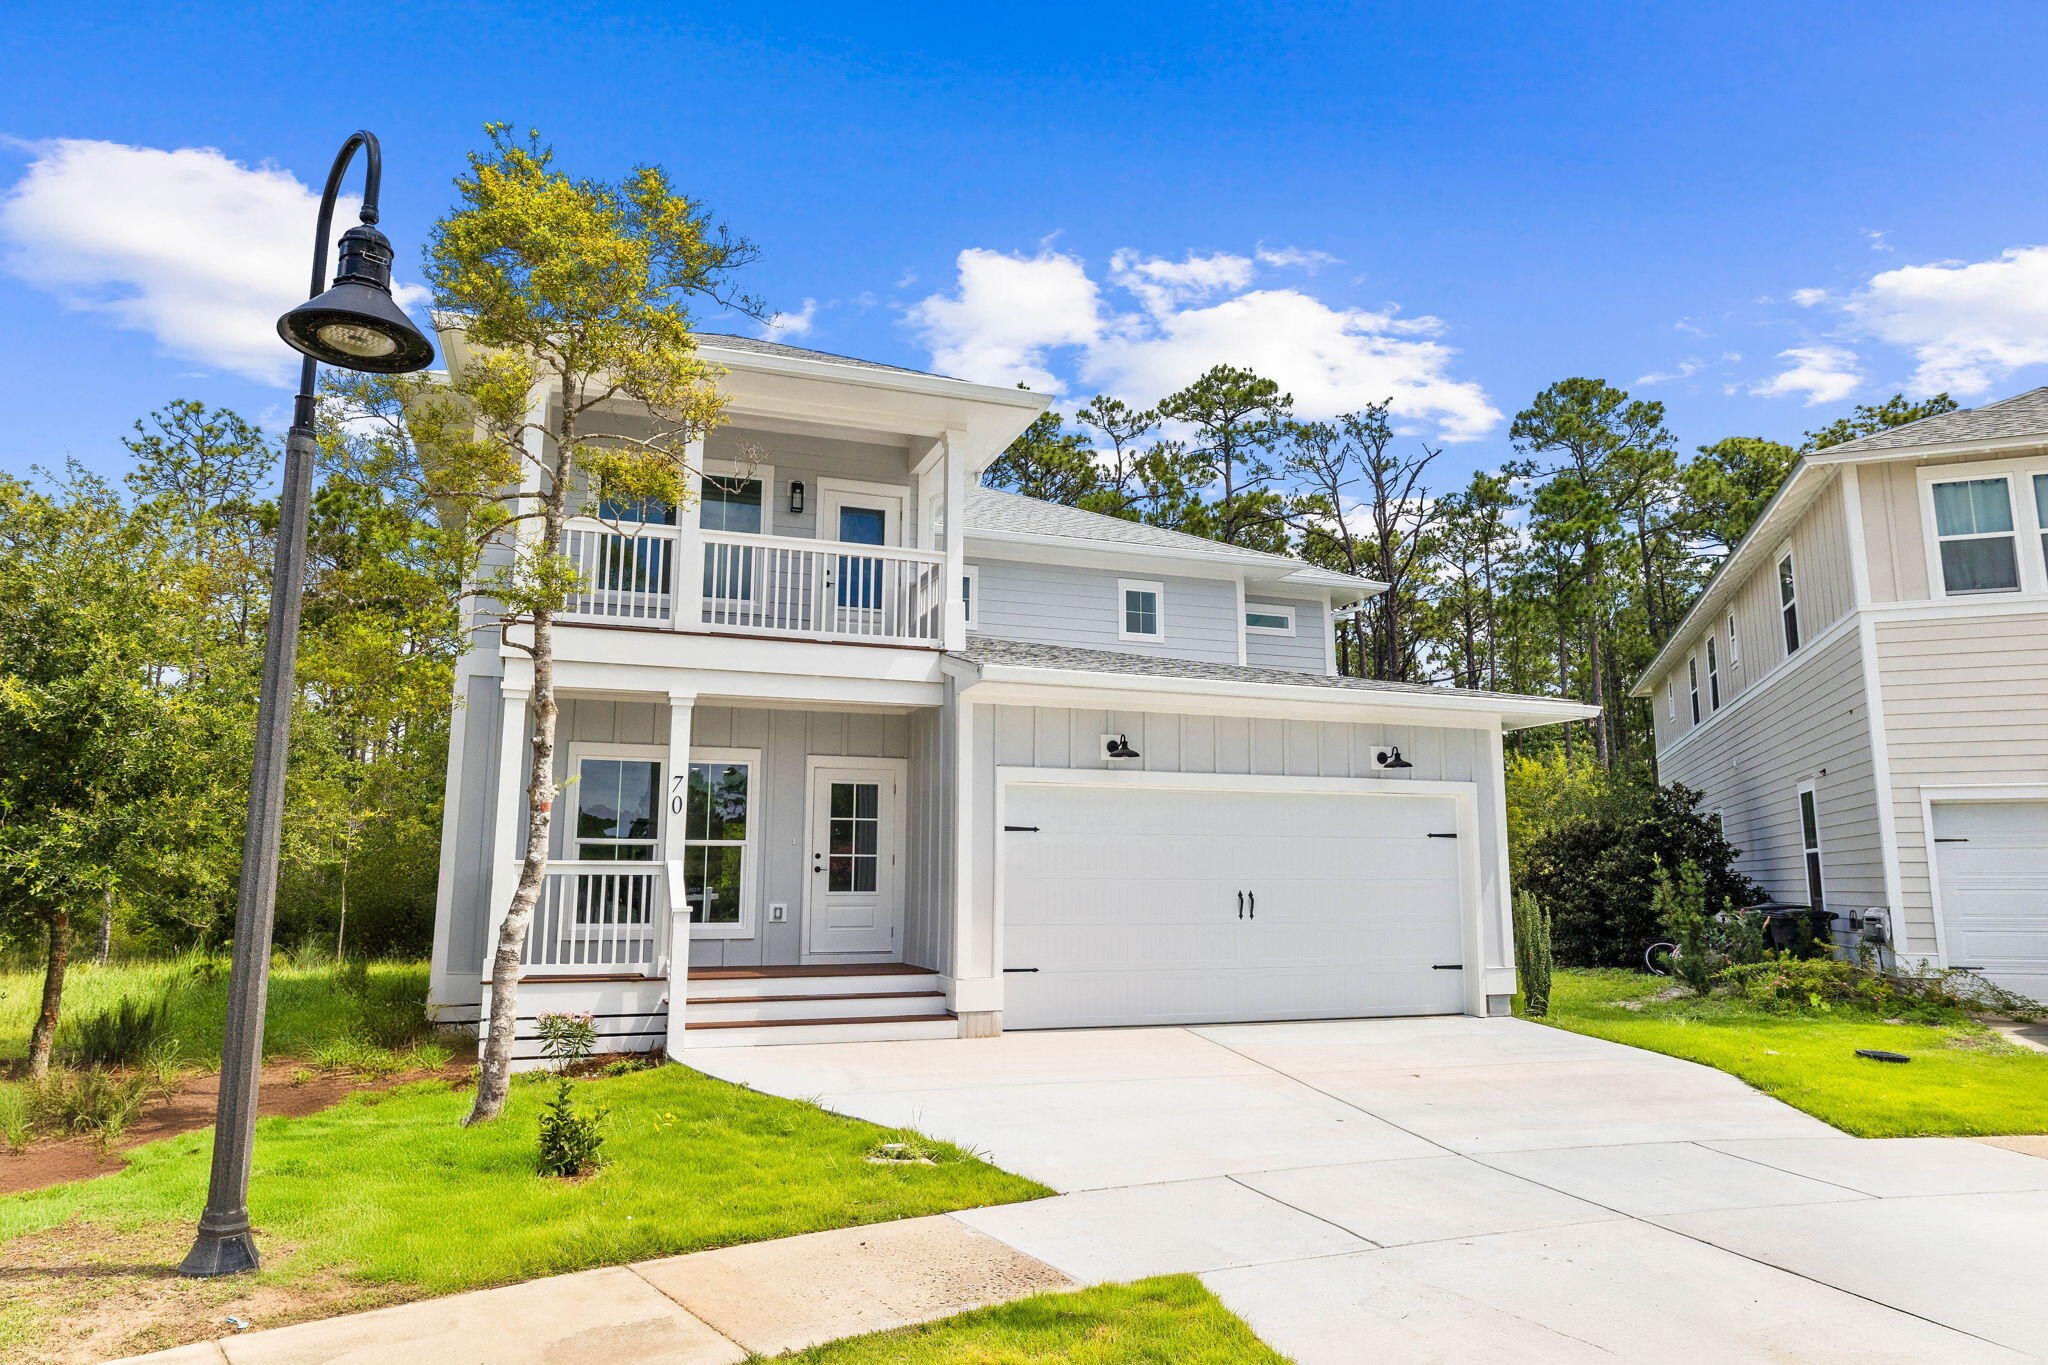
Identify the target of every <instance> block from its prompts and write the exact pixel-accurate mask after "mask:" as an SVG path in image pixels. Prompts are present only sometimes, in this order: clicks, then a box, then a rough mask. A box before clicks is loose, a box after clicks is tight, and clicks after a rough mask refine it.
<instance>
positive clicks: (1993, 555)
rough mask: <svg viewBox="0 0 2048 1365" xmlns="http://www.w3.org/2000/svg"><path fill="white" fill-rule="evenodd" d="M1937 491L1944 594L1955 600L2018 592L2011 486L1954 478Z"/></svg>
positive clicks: (1936, 529) (1936, 532)
mask: <svg viewBox="0 0 2048 1365" xmlns="http://www.w3.org/2000/svg"><path fill="white" fill-rule="evenodd" d="M1933 493H1934V535H1935V540H1936V542H1937V543H1938V544H1939V545H1940V547H1941V548H1940V551H1939V553H1940V555H1941V584H1942V591H1944V592H1946V593H1948V594H1949V595H1951V596H1961V595H1964V594H1968V593H1980V592H2018V591H2019V587H2020V560H2019V538H2018V536H2016V535H2015V534H2014V532H2013V521H2012V490H2011V488H2010V487H2009V486H2008V484H2007V482H2006V481H2005V480H2004V479H2002V478H1999V479H1956V480H1952V481H1950V482H1947V483H1937V484H1935V485H1934V488H1933Z"/></svg>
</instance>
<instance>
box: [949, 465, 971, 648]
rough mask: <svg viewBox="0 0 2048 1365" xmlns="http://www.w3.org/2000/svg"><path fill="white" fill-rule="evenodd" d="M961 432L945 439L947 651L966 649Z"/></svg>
mask: <svg viewBox="0 0 2048 1365" xmlns="http://www.w3.org/2000/svg"><path fill="white" fill-rule="evenodd" d="M965 434H966V433H964V432H958V431H949V432H947V433H946V436H945V445H946V455H945V464H944V469H945V474H946V596H945V603H946V626H945V636H944V643H945V646H946V648H947V649H952V650H959V649H965V648H966V647H967V603H966V601H965V600H964V599H963V598H962V597H961V595H960V579H961V577H962V573H961V571H962V570H963V569H965V568H966V567H967V557H966V548H967V452H966V450H965V449H964V448H963V447H964V445H965V441H964V437H965Z"/></svg>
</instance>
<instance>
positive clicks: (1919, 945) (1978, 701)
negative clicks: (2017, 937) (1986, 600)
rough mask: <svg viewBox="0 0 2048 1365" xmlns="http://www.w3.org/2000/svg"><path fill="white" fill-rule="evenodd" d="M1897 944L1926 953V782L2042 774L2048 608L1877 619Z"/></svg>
mask: <svg viewBox="0 0 2048 1365" xmlns="http://www.w3.org/2000/svg"><path fill="white" fill-rule="evenodd" d="M1875 636H1876V653H1877V660H1878V666H1879V670H1880V671H1879V674H1878V676H1879V679H1880V683H1881V694H1882V703H1881V704H1882V706H1883V709H1884V719H1885V733H1886V745H1887V748H1888V749H1889V752H1890V761H1891V772H1892V799H1893V819H1894V821H1895V822H1896V825H1897V830H1898V841H1899V893H1900V899H1901V901H1902V904H1901V906H1900V928H1901V942H1900V948H1901V950H1902V951H1904V952H1908V953H1932V952H1933V951H1934V949H1935V942H1934V908H1933V902H1932V899H1931V896H1930V894H1929V890H1928V857H1927V833H1926V830H1925V829H1924V828H1923V817H1922V813H1921V795H1922V788H1923V787H1930V786H1931V787H1940V786H1956V785H1973V784H1974V785H1985V786H2008V785H2016V784H2023V783H2038V782H2048V612H2043V613H2041V614H2038V615H2031V614H2030V615H1968V614H1963V615H1957V616H1954V617H1950V618H1947V619H1942V620H1931V621H1887V620H1879V621H1878V622H1877V625H1876V627H1875Z"/></svg>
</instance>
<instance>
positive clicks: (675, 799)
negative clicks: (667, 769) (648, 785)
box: [668, 773, 689, 815]
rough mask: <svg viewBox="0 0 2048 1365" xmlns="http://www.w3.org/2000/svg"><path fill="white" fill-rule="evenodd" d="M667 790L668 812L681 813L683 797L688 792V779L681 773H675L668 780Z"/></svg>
mask: <svg viewBox="0 0 2048 1365" xmlns="http://www.w3.org/2000/svg"><path fill="white" fill-rule="evenodd" d="M668 791H669V797H668V810H669V814H671V815H681V814H682V813H683V801H684V798H685V797H686V796H687V794H688V792H689V779H688V778H686V777H684V776H683V775H682V774H681V773H677V774H676V775H675V776H673V777H671V778H670V779H669V780H668Z"/></svg>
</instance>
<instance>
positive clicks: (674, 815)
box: [661, 692, 758, 1059]
mask: <svg viewBox="0 0 2048 1365" xmlns="http://www.w3.org/2000/svg"><path fill="white" fill-rule="evenodd" d="M696 705H697V694H696V693H694V692H671V693H669V694H668V762H667V763H666V764H665V765H664V772H663V779H664V781H665V782H666V784H667V787H668V795H667V803H666V806H665V808H664V811H663V815H662V821H661V859H662V885H663V886H664V887H666V888H667V892H668V904H667V906H666V913H667V915H668V954H667V956H668V965H667V975H668V1042H667V1045H666V1049H665V1050H666V1051H667V1053H668V1056H669V1057H670V1058H671V1059H673V1058H674V1057H675V1055H676V1054H677V1053H678V1052H680V1051H682V1047H683V1015H684V1012H685V1007H686V1004H687V1001H688V997H689V993H690V906H689V902H687V901H685V900H684V899H683V835H684V833H685V831H684V827H683V818H684V816H685V815H686V814H688V812H689V809H690V722H691V717H692V715H693V714H694V712H695V708H696ZM757 776H758V774H757ZM750 795H751V793H750Z"/></svg>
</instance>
